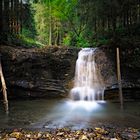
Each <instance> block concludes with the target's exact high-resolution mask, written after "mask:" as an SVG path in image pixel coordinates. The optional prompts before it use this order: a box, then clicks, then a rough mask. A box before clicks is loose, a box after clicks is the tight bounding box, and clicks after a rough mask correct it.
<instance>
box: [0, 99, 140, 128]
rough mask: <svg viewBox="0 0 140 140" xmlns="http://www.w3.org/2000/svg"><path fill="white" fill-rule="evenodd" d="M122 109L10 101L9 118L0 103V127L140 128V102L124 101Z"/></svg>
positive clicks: (95, 104) (110, 105)
mask: <svg viewBox="0 0 140 140" xmlns="http://www.w3.org/2000/svg"><path fill="white" fill-rule="evenodd" d="M125 106H126V107H125V111H124V112H121V111H120V105H119V103H110V102H100V101H99V102H86V103H85V102H84V101H75V102H74V101H71V100H66V99H63V100H58V99H57V100H26V101H10V114H9V116H6V115H5V113H4V109H2V103H1V104H0V128H11V127H16V128H17V127H22V128H23V127H31V128H33V127H34V128H44V129H46V128H57V127H71V128H83V127H90V126H93V125H98V124H99V123H100V124H103V125H104V124H105V123H112V124H117V125H122V126H123V125H124V126H131V127H133V126H134V127H140V103H139V102H128V103H125Z"/></svg>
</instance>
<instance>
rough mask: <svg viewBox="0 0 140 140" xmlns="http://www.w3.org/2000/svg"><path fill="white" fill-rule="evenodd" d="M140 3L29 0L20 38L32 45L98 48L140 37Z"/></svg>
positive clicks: (125, 1) (117, 0)
mask: <svg viewBox="0 0 140 140" xmlns="http://www.w3.org/2000/svg"><path fill="white" fill-rule="evenodd" d="M139 6H140V5H139V3H137V2H136V1H131V0H130V1H128V0H124V1H120V0H113V1H110V0H102V1H99V0H88V1H85V0H80V1H78V0H28V2H27V3H26V4H25V7H26V8H25V11H24V20H23V29H22V34H21V35H20V39H21V40H23V42H24V43H29V44H34V43H37V42H39V44H45V45H65V46H77V47H89V46H93V47H97V46H100V45H103V44H108V43H109V42H110V40H112V39H116V38H125V37H127V38H128V37H130V36H131V37H133V36H139V33H140V28H139V27H140V24H139V21H140V19H139V16H138V9H137V7H139ZM25 17H26V18H25Z"/></svg>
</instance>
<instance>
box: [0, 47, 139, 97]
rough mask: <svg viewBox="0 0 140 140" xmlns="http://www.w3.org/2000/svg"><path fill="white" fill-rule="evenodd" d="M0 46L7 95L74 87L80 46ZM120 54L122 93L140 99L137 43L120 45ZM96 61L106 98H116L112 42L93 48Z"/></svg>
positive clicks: (58, 93)
mask: <svg viewBox="0 0 140 140" xmlns="http://www.w3.org/2000/svg"><path fill="white" fill-rule="evenodd" d="M0 50H1V54H2V66H3V71H4V76H5V80H6V83H7V86H8V92H9V95H8V96H9V98H10V97H11V96H12V97H20V98H23V97H25V98H27V97H34V98H38V97H41V98H42V97H43V98H44V97H46V98H47V97H66V96H67V95H68V94H69V91H70V89H71V88H72V87H73V80H74V74H75V63H76V59H77V56H78V52H79V50H80V49H77V48H66V47H64V48H59V47H51V48H43V49H36V48H32V49H22V48H15V47H11V46H0ZM120 58H121V74H122V87H123V93H124V96H125V98H126V99H129V98H134V99H138V98H139V99H140V75H139V72H140V61H139V60H140V50H139V46H134V47H130V48H125V47H124V48H123V49H120ZM95 61H96V65H97V69H98V72H99V73H100V75H101V76H102V82H103V83H104V87H105V99H114V98H115V99H118V84H117V76H116V49H115V48H114V47H113V46H102V47H99V48H98V49H96V51H95ZM77 98H78V97H76V99H77Z"/></svg>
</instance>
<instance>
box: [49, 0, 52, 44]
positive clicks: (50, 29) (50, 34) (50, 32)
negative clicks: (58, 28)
mask: <svg viewBox="0 0 140 140" xmlns="http://www.w3.org/2000/svg"><path fill="white" fill-rule="evenodd" d="M51 12H52V7H51V0H49V45H52V16H51V14H52V13H51Z"/></svg>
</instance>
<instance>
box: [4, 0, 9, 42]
mask: <svg viewBox="0 0 140 140" xmlns="http://www.w3.org/2000/svg"><path fill="white" fill-rule="evenodd" d="M3 33H4V34H3V35H4V38H3V39H4V40H5V41H7V39H8V38H7V37H8V33H9V0H4V12H3Z"/></svg>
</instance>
